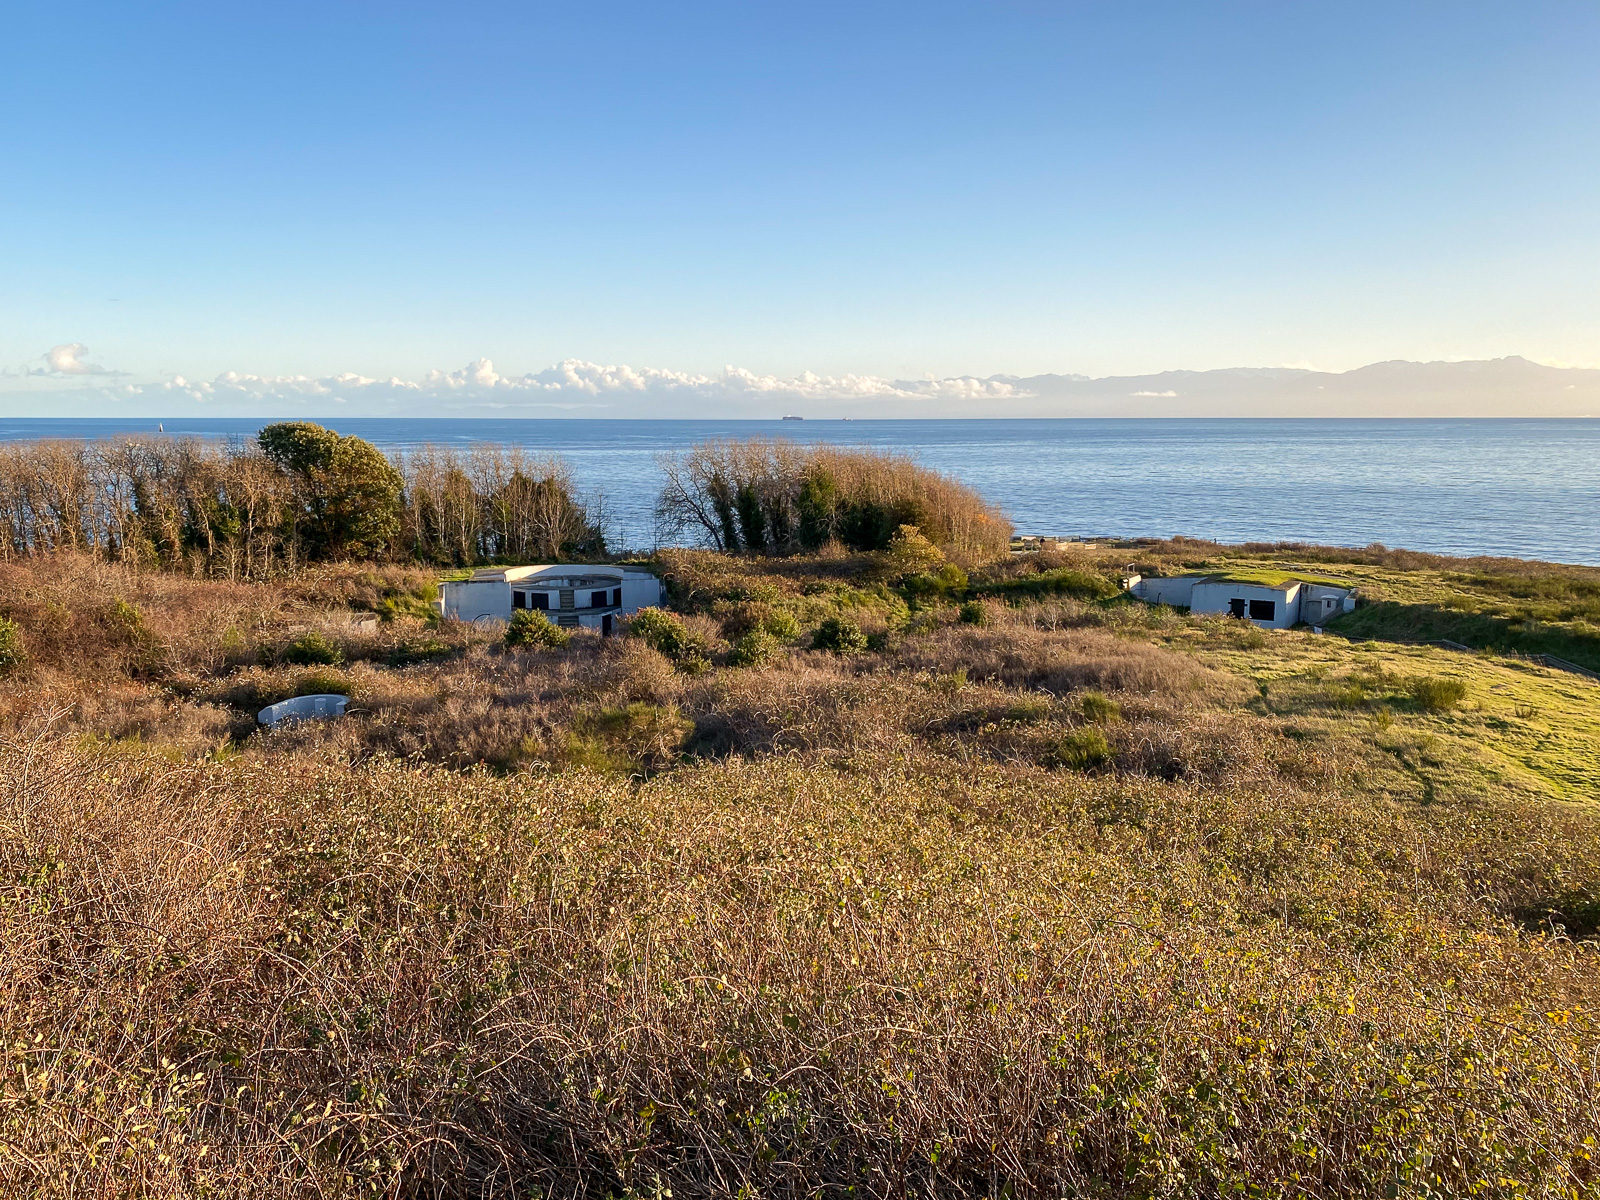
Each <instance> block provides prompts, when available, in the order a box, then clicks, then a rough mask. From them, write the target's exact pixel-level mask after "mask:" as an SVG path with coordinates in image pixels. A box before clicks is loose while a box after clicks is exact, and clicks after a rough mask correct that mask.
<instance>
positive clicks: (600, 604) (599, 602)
mask: <svg viewBox="0 0 1600 1200" xmlns="http://www.w3.org/2000/svg"><path fill="white" fill-rule="evenodd" d="M605 606H606V594H605V593H604V592H590V593H589V607H590V608H604V607H605Z"/></svg>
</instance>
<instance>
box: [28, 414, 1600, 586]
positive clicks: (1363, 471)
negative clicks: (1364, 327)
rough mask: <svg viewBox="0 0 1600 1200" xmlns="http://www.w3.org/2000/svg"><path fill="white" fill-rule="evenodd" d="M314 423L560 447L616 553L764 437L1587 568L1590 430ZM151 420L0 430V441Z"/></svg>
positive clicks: (1034, 510)
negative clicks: (694, 481) (707, 464)
mask: <svg viewBox="0 0 1600 1200" xmlns="http://www.w3.org/2000/svg"><path fill="white" fill-rule="evenodd" d="M319 420H321V421H322V423H323V424H326V425H329V426H330V427H333V428H336V429H338V430H339V431H340V432H341V433H351V434H357V435H359V436H361V437H364V438H367V439H369V440H371V441H373V442H375V443H377V444H378V445H379V446H382V447H384V448H386V449H388V448H395V447H407V446H415V445H421V444H426V443H434V444H452V445H466V444H469V443H471V442H475V441H489V442H507V443H515V444H518V445H522V446H526V447H529V448H530V449H536V450H539V451H544V452H550V453H555V454H560V455H562V456H563V457H564V458H566V459H567V461H568V462H569V463H571V465H572V468H573V470H574V472H575V473H576V475H577V478H578V481H579V483H580V484H581V485H582V486H583V487H584V488H585V489H593V490H598V491H600V492H601V493H602V494H603V496H604V499H605V503H606V507H607V509H608V510H609V511H610V513H611V516H612V519H613V523H614V533H615V538H614V540H615V541H617V542H619V543H620V544H624V545H628V546H647V545H649V544H651V542H652V540H653V533H654V529H653V522H652V519H651V515H650V509H651V505H652V503H653V501H654V499H655V494H656V491H657V488H658V487H659V480H660V475H659V472H658V470H657V467H656V456H657V455H658V454H660V453H662V452H663V451H667V452H670V451H674V450H681V449H684V448H685V447H687V446H690V445H692V444H693V443H695V442H697V441H701V440H704V439H706V438H710V437H750V436H754V435H766V436H773V435H777V436H782V437H787V438H792V439H794V440H796V441H829V442H838V443H841V444H845V445H863V446H875V447H886V448H891V449H894V450H898V451H902V452H904V453H907V454H910V455H912V456H913V457H915V458H916V459H918V460H919V461H921V462H922V463H924V464H926V465H927V466H930V467H934V468H936V469H938V470H940V471H945V472H948V473H949V474H951V475H954V476H956V477H958V478H960V479H962V480H965V481H966V482H967V483H969V484H971V485H972V486H973V487H975V488H976V489H977V490H978V491H979V492H981V493H983V494H984V495H985V496H987V497H988V498H989V499H990V500H992V501H994V502H996V503H998V504H999V505H1001V506H1002V507H1003V508H1004V509H1005V510H1006V512H1007V513H1009V514H1010V516H1011V518H1012V520H1014V521H1015V522H1016V524H1017V528H1018V529H1019V530H1020V531H1022V532H1026V533H1045V534H1072V535H1122V536H1137V535H1152V536H1169V535H1172V534H1179V533H1182V534H1188V535H1190V536H1192V537H1204V538H1215V539H1217V540H1219V541H1225V542H1236V541H1247V540H1248V541H1278V540H1292V541H1310V542H1323V543H1328V544H1333V545H1346V546H1363V545H1366V544H1368V543H1370V542H1383V543H1384V544H1385V545H1389V546H1405V547H1409V548H1411V549H1416V550H1432V551H1438V552H1441V553H1447V554H1499V555H1512V556H1516V557H1522V558H1543V559H1550V560H1553V561H1558V562H1576V563H1593V564H1600V420H1537V421H1535V420H1528V421H1519V420H1493V421H1486V420H1478V421H1466V420H1455V421H1399V420H1395V421H1355V420H1281V421H1275V420H1035V421H1019V420H1006V421H849V422H845V421H805V422H794V421H789V422H778V421H604V420H601V421H594V420H571V421H562V420H525V419H524V420H458V419H440V420H402V419H376V418H349V419H346V418H339V417H335V418H319ZM163 423H164V424H165V426H166V432H167V433H169V434H187V435H196V436H203V437H249V436H250V435H252V434H253V433H254V432H255V431H256V430H257V429H258V428H259V427H260V426H261V425H263V424H265V423H266V422H265V421H264V420H257V419H250V420H229V419H212V420H205V419H174V420H168V421H165V422H163ZM156 425H157V422H156V421H154V420H149V421H143V420H123V419H118V418H109V419H101V420H22V419H6V418H0V441H10V440H20V439H34V438H63V437H65V438H100V437H109V436H112V435H114V434H116V433H125V432H127V433H131V432H153V431H154V430H155V428H156Z"/></svg>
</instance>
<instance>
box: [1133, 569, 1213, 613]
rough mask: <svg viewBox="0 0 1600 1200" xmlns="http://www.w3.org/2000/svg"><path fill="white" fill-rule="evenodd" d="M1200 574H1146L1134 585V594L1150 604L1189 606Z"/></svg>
mask: <svg viewBox="0 0 1600 1200" xmlns="http://www.w3.org/2000/svg"><path fill="white" fill-rule="evenodd" d="M1199 581H1200V576H1198V575H1172V576H1168V577H1161V576H1156V577H1154V578H1152V577H1150V576H1148V575H1147V576H1145V577H1144V578H1143V579H1141V580H1139V582H1138V583H1136V584H1134V586H1133V594H1134V595H1135V596H1137V597H1139V599H1141V600H1144V601H1146V602H1147V603H1150V604H1170V605H1172V606H1173V607H1174V608H1187V607H1189V597H1190V594H1191V593H1192V592H1193V591H1194V585H1195V584H1196V583H1198V582H1199Z"/></svg>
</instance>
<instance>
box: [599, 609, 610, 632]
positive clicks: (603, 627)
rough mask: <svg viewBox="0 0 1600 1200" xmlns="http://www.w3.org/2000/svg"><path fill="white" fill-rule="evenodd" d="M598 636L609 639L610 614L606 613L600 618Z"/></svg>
mask: <svg viewBox="0 0 1600 1200" xmlns="http://www.w3.org/2000/svg"><path fill="white" fill-rule="evenodd" d="M600 636H601V637H610V636H611V614H610V613H607V614H606V615H605V616H603V617H601V618H600Z"/></svg>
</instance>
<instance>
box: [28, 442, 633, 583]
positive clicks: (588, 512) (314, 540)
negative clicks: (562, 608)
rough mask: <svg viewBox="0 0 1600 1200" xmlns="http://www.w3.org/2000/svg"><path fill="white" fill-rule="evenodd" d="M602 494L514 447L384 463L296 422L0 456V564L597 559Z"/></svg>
mask: <svg viewBox="0 0 1600 1200" xmlns="http://www.w3.org/2000/svg"><path fill="white" fill-rule="evenodd" d="M603 525H604V519H603V512H602V509H601V505H600V502H599V500H598V499H593V500H585V499H583V498H581V497H580V496H579V494H578V491H577V488H576V487H575V485H574V482H573V479H572V476H571V473H570V471H569V470H568V468H567V466H566V464H565V463H563V462H562V461H561V460H560V459H557V458H547V457H538V456H533V455H529V454H528V453H526V452H525V451H523V450H521V449H519V448H517V447H507V446H494V445H479V446H474V447H472V448H470V449H468V450H465V451H460V450H455V449H452V448H438V447H422V448H420V449H415V450H411V451H408V452H405V453H397V454H395V455H394V456H392V457H386V456H385V455H384V454H383V453H381V452H380V451H379V450H378V449H377V448H376V447H375V446H373V445H372V444H371V443H370V442H367V441H365V440H363V439H361V438H358V437H349V436H344V435H340V434H338V433H335V432H334V431H332V430H330V429H324V428H323V427H321V426H319V425H315V424H312V423H310V422H305V421H291V422H283V423H280V424H276V425H269V426H267V427H266V428H264V429H263V430H261V432H260V433H259V434H258V435H257V436H256V437H255V438H254V439H251V440H247V441H231V442H217V441H207V440H201V439H196V438H178V437H131V438H122V439H115V440H107V441H99V442H80V441H41V442H25V443H10V444H7V445H0V556H3V557H7V558H23V557H30V556H35V555H41V554H48V553H52V552H55V551H57V550H79V551H86V552H90V553H94V554H99V555H102V556H104V557H107V558H113V559H117V560H121V561H127V562H135V563H140V564H145V565H151V566H162V567H171V568H179V569H184V570H189V571H193V572H195V573H203V574H211V575H224V576H228V577H236V578H254V577H261V576H265V575H270V574H273V573H276V572H279V571H284V570H293V569H295V568H296V567H298V566H301V565H304V564H309V563H315V562H323V561H332V560H341V559H346V560H348V559H354V560H360V559H377V558H389V559H411V560H414V561H419V562H425V563H431V564H436V565H441V566H444V565H451V566H472V565H475V564H478V563H484V562H493V561H506V560H521V561H528V560H539V559H559V558H564V557H575V556H589V555H596V554H602V553H604V551H605V536H604V529H603Z"/></svg>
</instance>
